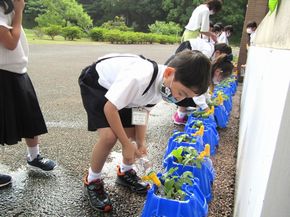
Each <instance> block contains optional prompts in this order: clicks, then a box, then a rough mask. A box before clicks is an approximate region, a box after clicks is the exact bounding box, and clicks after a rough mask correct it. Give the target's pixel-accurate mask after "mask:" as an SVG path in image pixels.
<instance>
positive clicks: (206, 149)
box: [204, 144, 210, 157]
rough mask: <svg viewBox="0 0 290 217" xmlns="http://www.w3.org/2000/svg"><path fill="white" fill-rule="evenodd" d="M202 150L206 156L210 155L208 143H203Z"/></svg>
mask: <svg viewBox="0 0 290 217" xmlns="http://www.w3.org/2000/svg"><path fill="white" fill-rule="evenodd" d="M204 152H205V156H206V157H210V144H206V145H205V147H204Z"/></svg>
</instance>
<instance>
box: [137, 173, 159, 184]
mask: <svg viewBox="0 0 290 217" xmlns="http://www.w3.org/2000/svg"><path fill="white" fill-rule="evenodd" d="M142 180H143V181H152V182H153V183H154V184H155V185H157V186H158V187H160V186H161V182H160V180H159V178H158V177H157V174H156V173H155V172H154V171H151V172H149V173H148V175H146V176H143V177H142Z"/></svg>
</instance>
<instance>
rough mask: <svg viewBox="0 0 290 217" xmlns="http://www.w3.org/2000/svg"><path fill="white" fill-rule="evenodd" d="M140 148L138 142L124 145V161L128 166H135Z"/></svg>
mask: <svg viewBox="0 0 290 217" xmlns="http://www.w3.org/2000/svg"><path fill="white" fill-rule="evenodd" d="M137 150H138V147H137V144H136V142H130V143H128V144H125V145H122V155H123V158H124V159H123V160H124V162H125V163H126V164H133V163H134V161H135V158H136V153H137Z"/></svg>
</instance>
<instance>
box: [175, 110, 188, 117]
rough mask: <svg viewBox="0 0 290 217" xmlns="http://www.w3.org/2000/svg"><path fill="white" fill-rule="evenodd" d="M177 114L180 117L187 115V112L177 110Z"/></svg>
mask: <svg viewBox="0 0 290 217" xmlns="http://www.w3.org/2000/svg"><path fill="white" fill-rule="evenodd" d="M177 115H178V117H180V118H184V117H185V116H186V115H187V113H186V112H181V111H179V110H177Z"/></svg>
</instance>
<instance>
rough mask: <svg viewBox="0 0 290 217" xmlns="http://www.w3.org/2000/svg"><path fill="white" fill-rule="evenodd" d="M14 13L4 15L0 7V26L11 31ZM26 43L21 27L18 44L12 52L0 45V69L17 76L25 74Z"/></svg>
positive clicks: (26, 62) (26, 60)
mask: <svg viewBox="0 0 290 217" xmlns="http://www.w3.org/2000/svg"><path fill="white" fill-rule="evenodd" d="M13 16H14V12H12V13H9V14H4V10H3V8H2V7H0V26H1V27H5V28H7V29H12V26H11V24H12V19H13ZM28 53H29V50H28V43H27V40H26V37H25V33H24V31H23V29H22V27H21V34H20V39H19V41H18V44H17V46H16V48H15V49H14V50H8V49H7V48H5V47H4V45H3V44H1V43H0V69H2V70H7V71H11V72H15V73H19V74H23V73H26V71H27V64H28Z"/></svg>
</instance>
